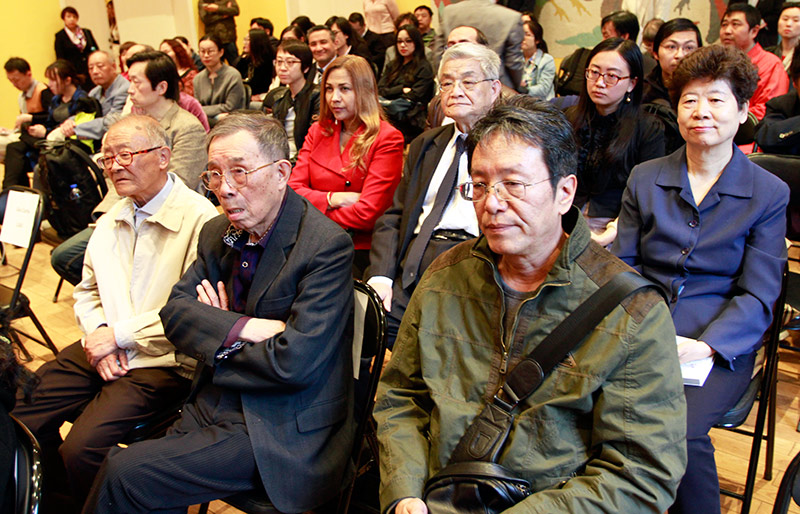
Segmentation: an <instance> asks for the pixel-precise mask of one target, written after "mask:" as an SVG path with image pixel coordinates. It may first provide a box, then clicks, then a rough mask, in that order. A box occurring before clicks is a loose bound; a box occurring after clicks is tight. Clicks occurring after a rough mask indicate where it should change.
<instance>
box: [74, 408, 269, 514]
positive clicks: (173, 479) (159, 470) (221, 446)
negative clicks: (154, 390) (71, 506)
mask: <svg viewBox="0 0 800 514" xmlns="http://www.w3.org/2000/svg"><path fill="white" fill-rule="evenodd" d="M201 394H202V393H201ZM229 410H230V409H229V408H224V407H220V404H215V402H208V401H204V400H203V398H198V401H197V402H196V403H192V404H187V405H186V407H185V408H184V409H183V412H182V414H181V419H180V420H178V422H176V423H175V425H174V426H173V427H171V428H170V430H169V432H168V433H167V435H166V436H165V437H163V438H161V439H151V440H148V441H141V442H138V443H135V444H132V445H130V446H129V447H128V448H126V449H124V450H123V449H120V448H114V449H112V450H111V452H110V453H109V455H108V459H107V460H106V462H105V463H104V464H103V469H102V470H101V471H100V475H99V476H98V477H97V482H96V483H95V485H94V488H93V489H92V492H91V494H90V495H89V498H88V500H87V502H86V505H85V506H84V512H85V513H97V514H103V513H108V514H116V513H120V512H124V513H126V514H136V513H147V512H159V513H173V512H174V513H178V512H186V508H187V506H189V505H195V504H198V503H203V502H207V501H211V500H216V499H218V498H224V497H227V496H230V495H233V494H236V493H237V492H242V491H249V490H253V489H255V488H257V487H260V484H261V479H260V476H259V474H258V469H257V467H256V462H255V457H254V455H253V448H252V446H251V444H250V436H249V435H248V433H247V428H246V426H245V424H244V419H243V418H242V419H241V420H238V421H236V420H234V419H231V418H230V417H229V416H228V415H227V414H226V413H225V412H226V411H229Z"/></svg>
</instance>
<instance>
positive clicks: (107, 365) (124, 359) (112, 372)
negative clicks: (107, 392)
mask: <svg viewBox="0 0 800 514" xmlns="http://www.w3.org/2000/svg"><path fill="white" fill-rule="evenodd" d="M95 368H96V369H97V372H98V373H99V374H100V376H101V377H103V380H105V381H106V382H113V381H114V380H117V379H118V378H119V377H124V376H125V375H127V374H128V371H130V368H129V367H128V354H127V353H125V350H123V349H121V348H120V349H119V350H117V351H116V352H114V353H111V354H108V355H106V356H105V357H103V358H102V359H100V362H98V363H97V366H95Z"/></svg>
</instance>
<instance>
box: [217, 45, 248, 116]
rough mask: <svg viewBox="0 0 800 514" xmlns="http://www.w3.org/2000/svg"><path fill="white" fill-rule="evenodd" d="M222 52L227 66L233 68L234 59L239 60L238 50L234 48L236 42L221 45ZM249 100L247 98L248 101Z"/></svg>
mask: <svg viewBox="0 0 800 514" xmlns="http://www.w3.org/2000/svg"><path fill="white" fill-rule="evenodd" d="M222 50H223V51H224V53H223V54H222V55H223V57H224V58H225V60H226V61H228V65H229V66H233V65H234V64H235V63H236V59H238V58H239V50H238V49H237V48H236V41H231V42H230V43H223V44H222ZM249 100H250V99H249V98H248V101H249Z"/></svg>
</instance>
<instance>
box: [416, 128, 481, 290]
mask: <svg viewBox="0 0 800 514" xmlns="http://www.w3.org/2000/svg"><path fill="white" fill-rule="evenodd" d="M465 139H466V135H465V134H459V136H458V138H457V139H456V155H455V157H454V158H453V162H452V163H450V167H449V168H448V169H447V173H446V174H445V176H444V179H443V180H442V183H441V185H440V186H439V191H438V192H437V193H436V199H435V200H434V201H433V208H432V209H431V212H430V213H429V214H428V217H427V218H425V221H423V222H422V227H420V229H419V234H417V237H415V238H414V241H413V242H412V243H411V247H410V248H409V250H408V258H407V259H406V263H405V267H404V268H403V277H402V279H403V289H406V288H408V286H410V285H411V284H412V283H413V282H414V280H416V279H417V275H418V274H419V265H420V263H421V262H422V255H423V254H424V253H425V249H426V248H427V247H428V241H430V240H431V236H432V235H433V229H434V228H435V227H436V225H438V224H439V221H441V219H442V214H444V209H445V207H447V205H448V204H449V203H450V199H451V198H452V197H453V192H454V191H455V188H456V181H457V180H458V163H459V162H460V161H461V156H462V155H463V154H464V150H466V149H467V144H466V141H465ZM423 271H424V270H423Z"/></svg>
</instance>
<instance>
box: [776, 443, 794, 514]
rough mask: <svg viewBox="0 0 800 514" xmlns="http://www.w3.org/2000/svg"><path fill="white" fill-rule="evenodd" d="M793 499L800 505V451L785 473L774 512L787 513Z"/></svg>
mask: <svg viewBox="0 0 800 514" xmlns="http://www.w3.org/2000/svg"><path fill="white" fill-rule="evenodd" d="M792 501H794V503H795V505H798V506H800V453H798V454H797V455H795V456H794V459H792V462H790V463H789V467H788V468H786V473H784V474H783V480H781V485H780V486H779V487H778V494H777V496H776V497H775V505H774V506H773V507H772V514H786V513H787V512H788V511H789V505H791V503H792Z"/></svg>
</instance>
